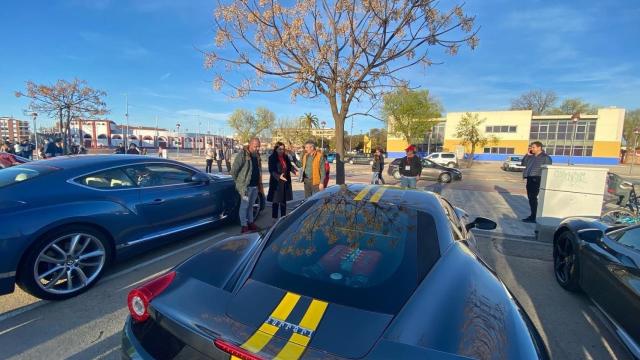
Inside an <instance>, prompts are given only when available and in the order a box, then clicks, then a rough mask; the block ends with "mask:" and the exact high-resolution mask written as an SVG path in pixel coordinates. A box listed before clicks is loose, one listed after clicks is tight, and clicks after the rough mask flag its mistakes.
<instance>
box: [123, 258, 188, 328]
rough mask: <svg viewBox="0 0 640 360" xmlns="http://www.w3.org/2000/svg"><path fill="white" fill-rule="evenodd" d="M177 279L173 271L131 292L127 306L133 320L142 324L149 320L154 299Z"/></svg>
mask: <svg viewBox="0 0 640 360" xmlns="http://www.w3.org/2000/svg"><path fill="white" fill-rule="evenodd" d="M175 277H176V272H175V271H171V272H168V273H166V274H164V275H161V276H159V277H157V278H155V279H153V280H151V281H149V282H147V283H145V284H143V285H141V286H140V287H137V288H135V289H133V290H131V291H130V292H129V295H128V296H127V306H128V307H129V313H130V314H131V317H132V318H133V320H135V321H137V322H142V321H145V320H147V319H148V318H149V311H148V309H149V303H150V302H151V300H152V299H153V298H155V297H156V296H158V295H160V293H162V292H163V291H164V289H166V288H167V286H169V284H171V282H172V281H173V279H174V278H175Z"/></svg>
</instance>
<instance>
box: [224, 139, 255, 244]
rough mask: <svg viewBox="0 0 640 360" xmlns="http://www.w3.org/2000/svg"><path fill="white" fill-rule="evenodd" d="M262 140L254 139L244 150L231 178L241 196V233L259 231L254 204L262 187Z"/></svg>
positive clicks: (239, 155)
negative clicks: (260, 152) (254, 213)
mask: <svg viewBox="0 0 640 360" xmlns="http://www.w3.org/2000/svg"><path fill="white" fill-rule="evenodd" d="M259 149H260V140H259V139H257V138H253V139H251V140H250V141H249V146H247V147H246V148H244V149H242V151H241V152H240V153H238V155H237V156H236V158H235V160H234V161H233V166H231V176H232V177H233V180H235V183H236V190H237V191H238V193H239V194H240V210H239V214H238V215H239V217H240V225H242V230H241V232H242V233H243V234H244V233H246V232H251V231H258V230H259V229H258V227H257V226H256V224H255V223H254V221H255V219H254V218H253V204H254V203H255V202H256V199H257V198H258V192H259V191H260V189H261V187H262V167H261V164H260V154H258V150H259Z"/></svg>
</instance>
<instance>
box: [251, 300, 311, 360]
mask: <svg viewBox="0 0 640 360" xmlns="http://www.w3.org/2000/svg"><path fill="white" fill-rule="evenodd" d="M298 300H300V295H298V294H293V293H290V292H288V293H287V294H286V295H285V296H284V297H283V298H282V300H280V304H278V306H276V308H275V309H274V310H273V312H272V313H271V316H270V317H269V319H277V320H280V321H285V320H287V317H289V314H291V311H293V308H294V307H295V306H296V304H297V303H298ZM269 319H267V321H268V320H269ZM267 321H265V322H264V323H263V324H262V325H260V328H258V330H256V332H255V333H254V334H253V335H252V336H251V337H250V338H249V339H248V340H247V341H245V342H244V344H242V348H243V349H245V350H249V351H251V352H252V353H258V352H260V351H261V350H262V349H263V348H264V347H265V346H266V345H267V344H268V343H269V341H271V339H272V338H273V335H275V334H276V332H277V331H278V329H279V328H278V327H277V326H274V325H271V324H269V323H267Z"/></svg>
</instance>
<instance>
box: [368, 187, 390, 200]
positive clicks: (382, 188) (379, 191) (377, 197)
mask: <svg viewBox="0 0 640 360" xmlns="http://www.w3.org/2000/svg"><path fill="white" fill-rule="evenodd" d="M385 191H387V188H384V187H381V188H380V189H378V191H376V193H375V194H373V196H372V197H371V200H369V201H371V202H372V203H377V202H378V201H380V198H381V197H382V194H384V192H385Z"/></svg>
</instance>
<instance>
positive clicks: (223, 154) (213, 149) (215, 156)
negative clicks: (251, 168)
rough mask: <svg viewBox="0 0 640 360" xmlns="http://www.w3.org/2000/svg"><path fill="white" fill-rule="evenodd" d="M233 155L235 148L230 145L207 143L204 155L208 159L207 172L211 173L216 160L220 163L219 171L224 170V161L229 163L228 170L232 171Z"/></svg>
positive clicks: (226, 163)
mask: <svg viewBox="0 0 640 360" xmlns="http://www.w3.org/2000/svg"><path fill="white" fill-rule="evenodd" d="M232 155H233V149H232V148H231V147H230V146H227V145H224V146H223V147H222V148H220V147H218V145H216V146H212V145H211V143H209V144H207V147H206V148H205V150H204V156H205V160H206V167H205V170H206V172H207V173H211V166H212V165H213V162H214V161H215V162H216V164H217V165H218V172H222V162H223V161H224V162H225V165H227V172H231V157H232Z"/></svg>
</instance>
